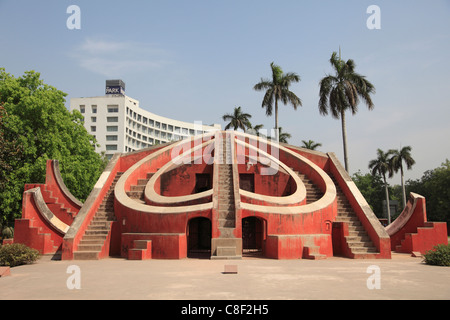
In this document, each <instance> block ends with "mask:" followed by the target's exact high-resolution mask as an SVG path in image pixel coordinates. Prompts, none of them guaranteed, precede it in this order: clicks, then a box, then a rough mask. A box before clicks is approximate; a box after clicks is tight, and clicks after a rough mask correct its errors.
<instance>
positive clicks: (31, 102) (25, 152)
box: [0, 68, 106, 225]
mask: <svg viewBox="0 0 450 320" xmlns="http://www.w3.org/2000/svg"><path fill="white" fill-rule="evenodd" d="M65 96H66V94H65V93H64V92H62V91H60V90H57V89H56V88H54V87H52V86H50V85H47V84H45V83H44V82H43V80H41V79H40V74H39V73H36V72H34V71H28V72H25V74H24V75H23V76H22V77H19V78H15V77H14V76H12V75H10V74H8V73H6V72H5V70H4V69H2V68H0V105H1V106H3V108H4V113H3V114H2V117H1V122H0V136H2V137H3V140H4V142H3V143H4V144H10V145H12V146H13V147H11V148H12V152H9V153H8V154H7V155H2V157H0V158H1V159H2V160H3V162H0V165H2V168H3V167H5V168H7V170H5V171H3V170H2V172H3V173H2V175H1V176H0V221H2V222H3V224H10V225H11V224H12V222H13V221H14V219H15V218H18V217H20V214H21V211H22V210H21V204H22V194H23V191H24V184H26V183H44V181H45V168H46V161H47V160H48V159H56V160H59V163H60V170H61V175H62V177H63V179H64V182H65V184H66V185H67V187H68V188H69V190H70V191H71V192H72V194H73V195H74V196H75V197H77V198H78V199H80V200H82V201H83V200H84V199H86V197H87V196H88V195H89V192H90V191H91V189H92V187H93V185H94V184H95V182H96V180H97V179H98V177H99V175H100V174H101V172H102V171H103V168H104V167H105V164H106V162H105V160H104V159H102V157H101V156H100V155H98V154H97V153H96V152H95V150H94V145H95V143H96V141H95V139H94V137H93V136H92V135H89V134H88V132H87V131H86V129H85V128H84V126H83V117H82V115H81V114H80V113H79V112H74V113H71V112H69V111H68V110H67V108H66V107H65ZM16 151H17V152H16ZM14 152H15V153H14Z"/></svg>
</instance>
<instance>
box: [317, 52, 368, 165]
mask: <svg viewBox="0 0 450 320" xmlns="http://www.w3.org/2000/svg"><path fill="white" fill-rule="evenodd" d="M330 63H331V65H332V67H333V68H334V71H335V75H327V76H325V77H324V78H323V79H322V80H321V81H320V93H319V111H320V113H321V114H322V115H327V114H328V112H331V115H332V116H333V118H335V119H339V118H340V119H341V121H342V140H343V144H344V163H345V170H347V172H348V171H349V167H348V155H347V129H346V126H345V111H347V110H350V111H351V112H352V114H353V115H355V114H356V113H357V111H358V104H359V99H360V98H362V100H363V101H364V102H365V103H366V105H367V107H368V109H369V110H372V109H373V107H374V104H373V102H372V99H371V98H370V94H371V93H375V87H374V86H373V85H372V84H371V83H370V82H369V81H367V80H366V78H365V77H364V76H362V75H360V74H358V73H356V72H355V63H354V61H353V60H351V59H349V60H347V62H344V61H342V60H341V55H340V53H339V57H338V56H337V53H336V52H333V54H332V55H331V58H330Z"/></svg>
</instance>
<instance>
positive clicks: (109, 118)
mask: <svg viewBox="0 0 450 320" xmlns="http://www.w3.org/2000/svg"><path fill="white" fill-rule="evenodd" d="M106 121H108V122H119V117H106Z"/></svg>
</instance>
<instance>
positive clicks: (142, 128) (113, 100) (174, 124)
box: [70, 80, 221, 159]
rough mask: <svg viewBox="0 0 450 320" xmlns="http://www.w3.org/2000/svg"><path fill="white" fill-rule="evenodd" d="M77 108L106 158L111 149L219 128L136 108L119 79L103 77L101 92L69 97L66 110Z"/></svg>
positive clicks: (129, 148)
mask: <svg viewBox="0 0 450 320" xmlns="http://www.w3.org/2000/svg"><path fill="white" fill-rule="evenodd" d="M73 110H78V111H79V112H81V114H82V115H83V117H84V127H85V128H86V130H87V131H88V132H89V133H90V134H92V135H93V136H95V138H96V140H97V143H98V144H99V145H100V146H99V147H96V151H97V152H99V153H101V152H105V154H106V156H107V158H108V159H111V157H112V156H113V155H114V154H115V153H127V152H132V151H136V150H140V149H144V148H147V147H150V146H153V145H157V144H161V143H166V142H170V141H177V140H182V139H185V138H187V137H190V136H194V135H198V134H202V133H205V132H210V131H215V130H221V125H220V124H214V125H212V126H208V125H203V124H202V123H201V122H198V123H197V122H194V123H190V122H184V121H179V120H174V119H170V118H166V117H162V116H159V115H156V114H154V113H151V112H149V111H147V110H144V109H142V108H140V106H139V101H138V100H136V99H133V98H130V97H128V96H126V95H125V83H124V82H123V81H122V80H107V81H106V90H105V95H104V96H98V97H88V98H72V99H71V100H70V111H73Z"/></svg>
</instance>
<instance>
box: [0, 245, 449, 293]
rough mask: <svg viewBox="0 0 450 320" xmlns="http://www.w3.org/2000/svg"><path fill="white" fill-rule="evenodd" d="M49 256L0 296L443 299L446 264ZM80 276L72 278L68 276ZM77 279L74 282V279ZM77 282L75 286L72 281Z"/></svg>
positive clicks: (11, 279)
mask: <svg viewBox="0 0 450 320" xmlns="http://www.w3.org/2000/svg"><path fill="white" fill-rule="evenodd" d="M232 264H233V265H234V266H236V267H235V268H236V270H237V269H238V270H239V272H238V273H234V274H233V273H231V274H230V273H225V272H224V268H225V266H226V265H230V262H229V261H226V260H209V259H183V260H144V261H131V260H125V259H121V258H108V259H104V260H99V261H51V259H50V257H48V256H44V257H42V258H41V259H40V260H39V261H38V262H37V263H35V264H33V265H25V266H18V267H14V268H11V275H10V276H8V277H2V278H0V300H8V299H19V300H34V299H40V300H42V299H43V300H77V299H88V300H90V299H101V300H116V299H117V300H119V299H120V300H131V299H133V300H136V299H146V300H266V299H271V300H272V299H275V300H304V299H308V300H329V299H332V300H341V299H345V300H353V299H357V300H391V299H393V300H404V299H408V300H410V299H421V300H422V299H426V300H428V299H433V300H436V299H438V300H448V299H450V268H449V267H437V266H429V265H426V264H424V263H422V259H421V258H414V257H411V256H410V255H403V254H395V253H394V254H393V258H392V259H391V260H353V259H346V258H337V257H333V258H328V259H325V260H273V259H259V258H243V259H242V260H235V261H233V263H232ZM77 275H79V277H78V278H75V277H76V276H77ZM77 280H79V281H77ZM78 285H79V286H78Z"/></svg>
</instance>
